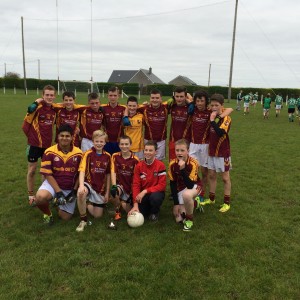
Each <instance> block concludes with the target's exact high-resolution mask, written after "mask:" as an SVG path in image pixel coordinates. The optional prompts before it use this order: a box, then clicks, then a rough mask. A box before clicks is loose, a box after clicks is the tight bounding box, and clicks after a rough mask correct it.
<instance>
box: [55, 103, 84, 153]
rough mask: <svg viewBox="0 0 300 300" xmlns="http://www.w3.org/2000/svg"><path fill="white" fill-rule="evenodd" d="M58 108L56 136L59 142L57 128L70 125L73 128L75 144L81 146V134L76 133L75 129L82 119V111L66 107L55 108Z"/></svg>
mask: <svg viewBox="0 0 300 300" xmlns="http://www.w3.org/2000/svg"><path fill="white" fill-rule="evenodd" d="M55 110H56V138H55V141H56V142H57V130H58V128H59V127H60V126H61V125H65V124H67V125H69V126H70V127H71V128H72V129H73V133H74V135H73V145H74V146H76V147H78V146H79V135H78V134H75V129H76V128H77V127H78V122H79V119H80V113H79V111H78V110H75V109H73V110H67V109H66V108H59V109H57V108H55Z"/></svg>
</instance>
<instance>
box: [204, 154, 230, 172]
mask: <svg viewBox="0 0 300 300" xmlns="http://www.w3.org/2000/svg"><path fill="white" fill-rule="evenodd" d="M208 169H210V170H215V171H216V172H217V173H224V172H227V171H229V170H231V169H232V166H231V157H228V158H226V157H216V156H209V157H208Z"/></svg>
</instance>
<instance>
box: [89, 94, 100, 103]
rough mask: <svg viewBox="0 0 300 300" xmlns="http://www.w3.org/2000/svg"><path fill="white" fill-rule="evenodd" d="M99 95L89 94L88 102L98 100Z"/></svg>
mask: <svg viewBox="0 0 300 300" xmlns="http://www.w3.org/2000/svg"><path fill="white" fill-rule="evenodd" d="M99 98H100V97H99V95H98V94H97V93H89V94H88V101H90V100H96V99H99Z"/></svg>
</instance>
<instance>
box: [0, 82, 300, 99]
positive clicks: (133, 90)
mask: <svg viewBox="0 0 300 300" xmlns="http://www.w3.org/2000/svg"><path fill="white" fill-rule="evenodd" d="M26 82H27V89H28V90H36V89H37V88H38V89H40V90H42V89H43V87H44V86H45V85H47V84H50V85H53V86H54V87H55V88H57V80H55V79H51V80H45V79H43V80H38V79H35V78H28V79H27V80H26ZM97 85H98V88H99V92H102V91H103V90H104V92H105V93H107V91H108V89H109V88H110V87H111V86H113V85H114V84H112V83H107V82H97ZM86 86H88V85H85V87H83V86H82V87H81V86H80V84H79V83H78V91H86V92H87V87H86ZM116 86H118V87H119V89H120V90H123V91H124V92H125V93H126V94H127V95H137V94H138V93H139V84H138V83H124V84H116ZM0 87H5V88H6V89H13V88H17V89H23V88H24V80H23V79H22V78H19V79H18V78H3V77H2V78H1V77H0ZM60 88H61V89H62V88H63V84H62V83H61V84H60ZM154 88H157V89H159V90H160V91H161V92H162V94H163V96H171V95H172V94H173V91H174V89H175V86H174V85H169V84H151V85H148V86H146V87H144V88H143V90H142V91H141V93H142V94H146V95H149V94H150V91H151V90H152V89H154ZM186 88H187V90H188V92H189V93H190V94H193V93H194V92H195V91H197V90H205V91H206V92H208V94H209V95H212V94H214V93H219V94H222V95H223V96H224V98H226V99H227V96H228V87H224V86H210V87H209V88H208V87H204V86H187V87H186ZM76 89H77V87H76ZM81 89H83V90H81ZM240 90H243V94H244V95H245V94H247V93H249V92H253V93H255V92H258V94H259V95H266V94H267V93H270V94H271V96H272V98H273V97H274V96H275V95H274V93H275V94H278V93H281V94H282V95H283V97H286V96H287V95H289V96H290V95H291V94H294V95H295V96H296V97H297V98H298V97H299V96H300V89H289V88H274V89H271V88H269V89H264V88H251V87H234V88H232V89H231V98H232V99H236V96H237V94H238V93H239V91H240Z"/></svg>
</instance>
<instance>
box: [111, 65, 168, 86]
mask: <svg viewBox="0 0 300 300" xmlns="http://www.w3.org/2000/svg"><path fill="white" fill-rule="evenodd" d="M107 82H110V83H138V84H139V85H140V87H143V86H147V85H149V84H154V83H159V84H165V83H164V82H163V81H162V80H161V79H159V78H158V77H157V76H156V75H155V74H153V73H152V68H151V67H150V68H149V69H148V70H146V69H139V70H114V71H113V72H112V73H111V75H110V77H109V79H108V81H107Z"/></svg>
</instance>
